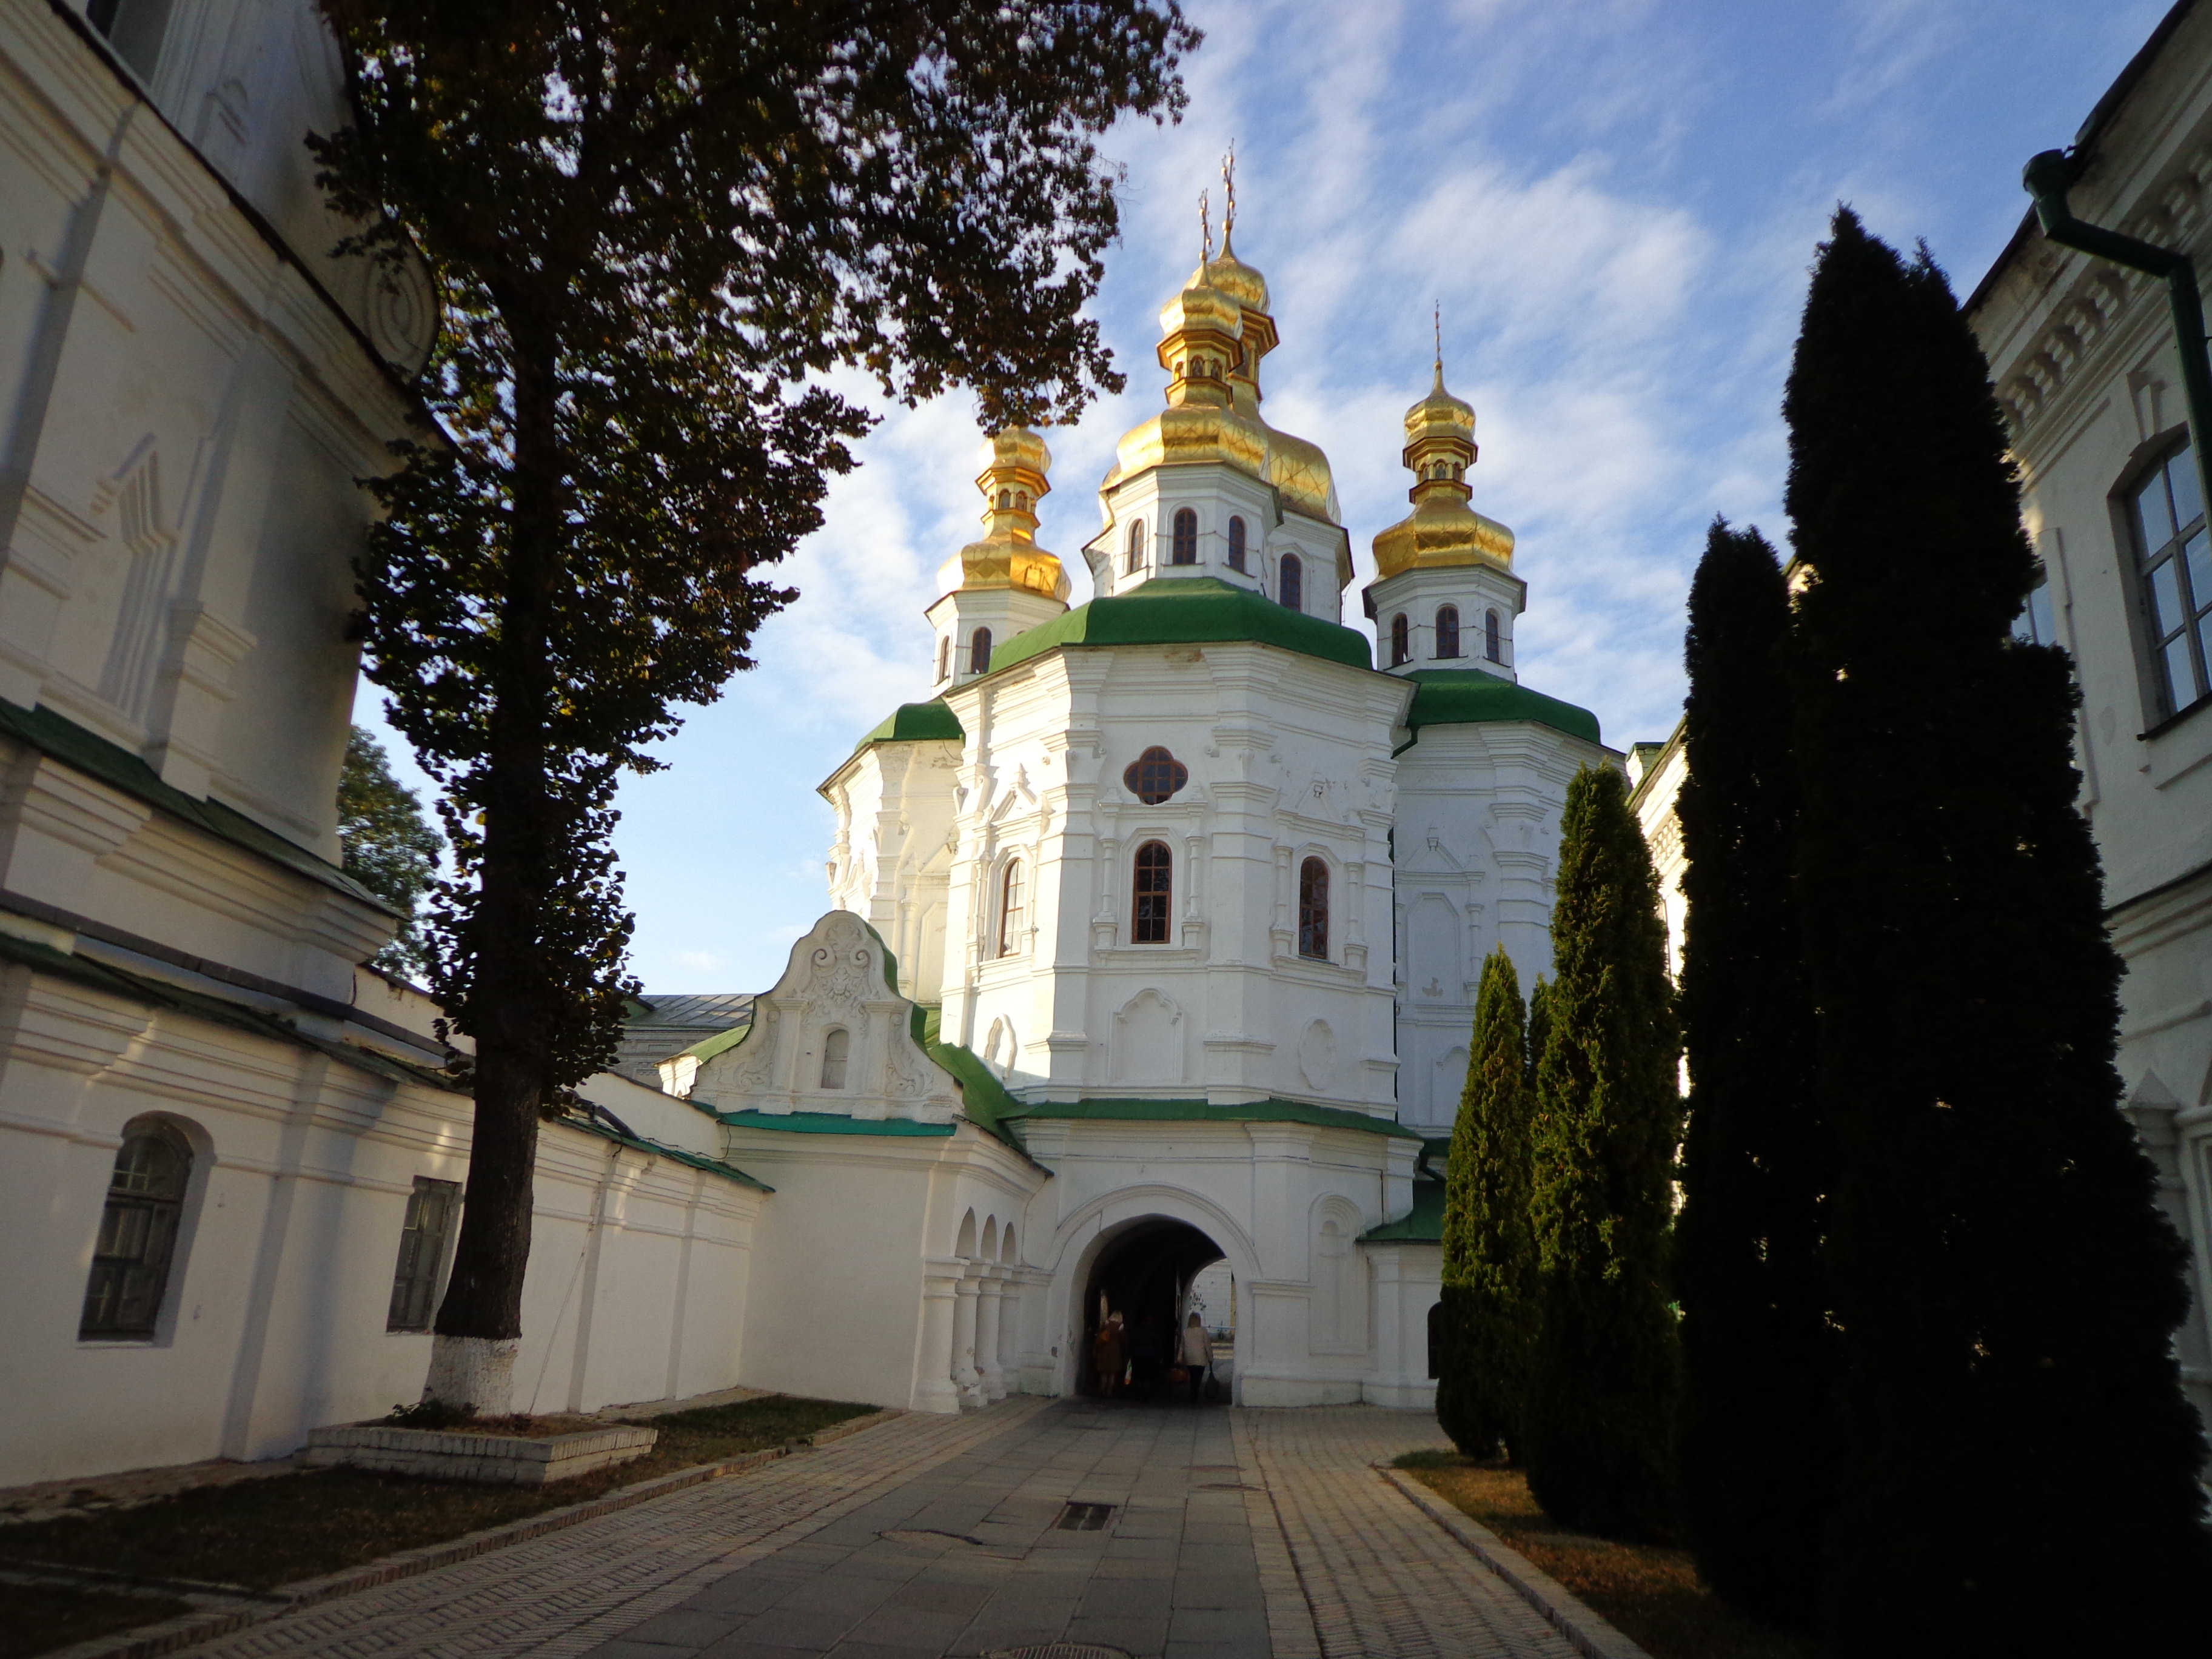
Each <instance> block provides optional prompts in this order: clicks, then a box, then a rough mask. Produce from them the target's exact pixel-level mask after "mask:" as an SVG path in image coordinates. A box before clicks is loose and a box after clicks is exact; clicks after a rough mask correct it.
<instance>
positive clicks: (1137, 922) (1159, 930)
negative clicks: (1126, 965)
mask: <svg viewBox="0 0 2212 1659" xmlns="http://www.w3.org/2000/svg"><path fill="white" fill-rule="evenodd" d="M1136 867H1137V879H1136V882H1135V885H1134V897H1133V901H1132V907H1131V910H1130V916H1129V938H1130V939H1131V940H1132V942H1133V943H1135V944H1138V945H1165V944H1166V943H1167V942H1168V912H1169V909H1170V905H1171V903H1172V901H1173V899H1174V896H1175V860H1174V858H1173V856H1172V855H1171V854H1170V853H1169V852H1168V844H1167V843H1166V842H1164V841H1148V842H1146V843H1145V844H1144V845H1143V846H1142V847H1139V848H1138V849H1137V866H1136Z"/></svg>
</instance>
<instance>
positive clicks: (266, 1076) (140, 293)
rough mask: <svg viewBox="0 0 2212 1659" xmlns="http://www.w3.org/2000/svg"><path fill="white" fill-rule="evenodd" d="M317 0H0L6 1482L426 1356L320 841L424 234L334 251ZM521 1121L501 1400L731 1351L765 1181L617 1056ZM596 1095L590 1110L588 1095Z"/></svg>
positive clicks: (714, 1372) (431, 1175) (315, 1408)
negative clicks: (520, 1331) (515, 1291)
mask: <svg viewBox="0 0 2212 1659" xmlns="http://www.w3.org/2000/svg"><path fill="white" fill-rule="evenodd" d="M343 88H344V76H343V70H342V67H341V65H340V63H339V59H338V54H337V45H336V43H335V41H333V40H331V37H330V35H329V33H327V31H326V30H325V27H324V26H323V24H322V22H321V21H320V19H319V15H318V14H317V11H316V9H315V7H314V6H313V4H312V3H310V0H108V3H105V4H95V5H94V6H92V7H91V8H89V9H86V8H83V7H81V6H78V5H75V4H70V3H48V0H25V3H20V4H11V5H8V6H6V7H0V123H4V132H5V142H4V146H0V446H4V447H0V1237H3V1238H4V1240H5V1243H6V1245H7V1248H8V1255H9V1260H10V1261H12V1262H13V1264H14V1267H15V1271H13V1272H11V1273H9V1275H8V1276H7V1280H6V1284H5V1285H4V1287H0V1326H4V1328H5V1329H6V1331H7V1340H5V1341H4V1342H0V1395H4V1397H5V1398H6V1399H7V1400H8V1401H9V1406H10V1407H11V1409H10V1411H9V1418H8V1423H7V1425H6V1426H5V1427H4V1428H0V1486H7V1485H13V1484H16V1483H19V1482H27V1481H33V1480H52V1479H61V1478H70V1477H75V1476H79V1475H91V1474H101V1473H106V1472H108V1471H112V1470H115V1469H120V1468H135V1467H142V1466H146V1465H152V1464H162V1463H176V1462H188V1461H191V1460H195V1459H199V1458H206V1457H215V1456H225V1457H235V1458H254V1457H266V1456H270V1455H280V1454H283V1453H286V1452H289V1451H291V1450H293V1449H295V1448H297V1447H298V1446H299V1445H300V1444H301V1443H302V1442H303V1441H304V1440H305V1439H306V1437H307V1431H308V1430H309V1429H310V1428H312V1427H313V1426H315V1425H318V1424H322V1423H330V1422H334V1421H345V1420H349V1419H359V1418H362V1417H364V1416H369V1415H373V1414H375V1413H382V1412H385V1411H388V1410H389V1409H390V1408H391V1407H392V1405H393V1403H394V1402H395V1401H410V1400H413V1399H415V1398H416V1397H417V1396H418V1395H420V1393H421V1391H422V1379H423V1374H424V1370H425V1368H426V1367H427V1365H428V1358H429V1349H430V1336H429V1334H428V1327H429V1321H430V1316H431V1313H432V1311H433V1310H434V1309H435V1300H436V1297H437V1294H438V1292H439V1291H440V1289H441V1280H442V1274H443V1270H444V1267H445V1260H446V1252H447V1249H448V1248H449V1246H450V1244H451V1242H452V1238H453V1224H454V1221H455V1218H456V1213H457V1207H458V1201H459V1190H460V1183H461V1182H462V1180H463V1178H464V1176H465V1173H466V1167H467V1159H468V1148H469V1124H470V1103H469V1102H468V1100H467V1098H466V1097H465V1096H463V1095H460V1094H458V1093H456V1092H454V1091H453V1088H452V1086H451V1085H450V1084H449V1083H448V1082H447V1080H446V1079H445V1078H444V1077H443V1075H442V1074H441V1072H440V1071H439V1069H438V1068H439V1067H440V1066H441V1065H442V1063H443V1060H444V1054H443V1053H442V1051H441V1047H440V1045H439V1043H438V1042H437V1041H436V1040H435V1036H433V1033H432V1022H433V1020H434V1019H435V1016H436V1013H437V1010H436V1009H435V1007H434V1006H432V1005H431V1004H430V1003H429V1002H428V1000H427V999H425V998H424V997H422V995H421V994H419V993H416V992H414V991H413V990H411V989H410V987H405V986H404V985H398V984H395V983H392V981H388V980H386V978H384V977H383V976H382V975H378V974H376V973H374V972H373V971H372V970H370V969H367V968H365V967H363V966H362V965H361V964H362V963H364V962H366V961H367V960H368V958H369V957H372V956H373V955H374V953H375V951H377V950H378V948H379V947H380V945H382V943H383V942H384V941H385V940H386V939H387V938H389V937H390V935H391V933H392V928H393V926H394V918H393V917H392V915H391V914H390V913H389V912H388V911H387V910H386V908H384V906H383V905H381V904H380V902H377V901H376V900H375V899H374V897H372V896H370V895H369V894H368V893H367V892H366V891H364V890H362V889H361V888H360V887H358V886H356V884H354V883H353V882H352V881H351V880H349V878H347V877H346V876H345V875H344V874H343V872H342V871H341V870H340V868H339V867H338V866H337V860H338V858H339V848H338V842H337V782H338V775H339V769H340V766H341V764H342V762H343V756H344V752H345V745H346V735H347V728H348V723H349V714H350V711H351V708H352V704H353V696H354V686H355V678H356V649H355V647H353V646H352V645H350V644H349V643H348V641H347V619H348V617H349V613H350V612H351V611H352V610H353V608H354V605H355V603H356V601H355V597H354V591H353V568H352V567H353V561H354V559H355V557H356V555H357V554H358V553H359V551H360V550H361V549H362V544H363V542H362V538H363V532H364V530H365V527H366V526H367V525H368V520H369V516H370V513H371V506H372V504H371V502H370V501H369V500H368V496H367V495H364V494H363V493H362V491H361V490H360V489H358V488H357V487H356V483H355V480H356V479H357V478H359V477H364V476H368V475H371V474H374V473H376V472H378V471H381V470H382V469H383V468H384V467H385V466H386V465H388V455H387V453H386V448H385V446H386V443H387V442H388V441H390V440H392V439H393V438H396V437H399V436H401V435H405V434H407V433H409V432H410V430H412V429H413V428H410V423H409V422H410V416H411V414H412V412H413V410H414V400H413V398H412V395H411V393H410V390H409V386H410V380H411V378H412V376H413V374H415V372H416V370H417V369H419V368H420V367H421V365H422V362H423V361H424V359H425V357H426V356H427V355H428V352H429V350H430V349H431V345H432V343H433V340H434V337H435V325H436V319H435V306H434V302H433V295H432V292H431V289H430V286H429V283H428V279H427V277H426V276H425V275H424V274H423V273H422V271H421V270H416V269H410V268H406V267H402V268H399V269H398V270H395V271H394V272H393V273H392V280H391V281H390V283H380V282H379V281H377V280H375V278H374V276H373V275H372V272H371V269H370V267H369V266H368V264H366V263H364V262H362V261H360V260H340V259H336V258H331V256H330V254H329V250H330V248H331V246H332V245H333V244H335V243H336V242H337V240H338V238H339V237H340V236H341V235H342V234H343V233H344V231H345V230H346V228H347V227H346V226H345V225H344V224H343V222H339V221H337V220H336V219H335V218H333V217H332V216H331V215H330V214H329V213H328V212H327V211H326V210H325V208H324V206H323V205H322V198H321V196H320V193H319V191H317V190H316V189H315V187H314V185H313V178H312V171H313V162H312V160H311V158H310V157H309V155H307V150H306V149H305V148H304V146H303V143H302V142H301V141H302V140H303V138H304V137H306V135H307V132H308V131H311V130H312V131H329V130H330V129H331V128H333V127H335V126H337V125H340V124H342V123H343V120H344V119H345V114H346V110H345V102H344V92H343ZM589 1092H590V1093H591V1094H592V1097H594V1098H595V1099H597V1100H599V1102H600V1103H602V1105H603V1108H604V1109H605V1116H604V1117H602V1116H591V1117H579V1118H572V1119H570V1120H568V1121H565V1122H564V1123H561V1124H555V1125H550V1126H548V1127H547V1129H546V1131H545V1133H544V1141H543V1146H542V1152H541V1158H540V1163H539V1169H538V1223H537V1240H538V1245H537V1251H536V1254H535V1255H533V1257H532V1265H531V1274H530V1280H529V1284H528V1285H527V1287H526V1313H525V1316H524V1322H525V1325H526V1328H527V1329H528V1330H529V1332H530V1335H529V1336H528V1338H527V1339H526V1346H525V1351H524V1352H523V1354H522V1356H521V1358H520V1364H519V1366H518V1370H517V1376H518V1378H519V1379H520V1383H519V1386H518V1390H517V1393H518V1397H519V1398H521V1399H523V1400H524V1401H525V1402H526V1403H534V1404H536V1405H537V1406H538V1407H541V1408H544V1407H556V1408H557V1407H587V1406H596V1405H599V1404H604V1403H605V1402H607V1401H618V1400H637V1399H653V1398H659V1397H661V1396H664V1395H668V1394H670V1393H684V1392H696V1391H697V1390H699V1389H711V1388H717V1387H721V1386H724V1385H726V1383H728V1382H729V1381H731V1380H732V1378H733V1377H734V1376H735V1373H736V1370H737V1368H738V1346H739V1340H740V1338H741V1335H742V1331H743V1326H744V1307H745V1304H744V1291H745V1286H746V1283H747V1279H746V1275H745V1273H744V1262H745V1259H746V1252H747V1249H748V1248H749V1239H750V1227H751V1225H752V1222H753V1219H754V1217H755V1215H756V1214H757V1211H758V1207H759V1205H760V1203H761V1201H762V1200H763V1197H764V1196H765V1194H764V1193H763V1189H762V1188H761V1186H760V1184H759V1183H758V1182H757V1181H755V1180H752V1179H751V1178H750V1177H747V1176H744V1175H742V1174H740V1173H739V1172H738V1171H737V1170H734V1169H730V1168H728V1167H726V1166H725V1165H724V1164H722V1163H721V1162H720V1152H721V1137H720V1132H719V1130H718V1128H717V1127H716V1126H714V1125H713V1124H711V1123H709V1122H708V1121H705V1120H703V1119H702V1118H700V1117H699V1115H698V1114H696V1113H695V1112H693V1111H691V1110H690V1109H688V1108H685V1107H683V1106H681V1105H680V1103H675V1102H672V1101H671V1100H670V1099H669V1097H666V1096H665V1095H663V1094H661V1093H660V1092H659V1091H658V1090H657V1089H647V1088H643V1087H640V1086H637V1085H633V1084H629V1083H625V1082H624V1081H623V1080H622V1079H614V1078H608V1079H599V1080H597V1081H596V1082H595V1084H594V1085H592V1088H591V1089H590V1091H589ZM618 1124H619V1125H620V1126H622V1127H617V1125H618Z"/></svg>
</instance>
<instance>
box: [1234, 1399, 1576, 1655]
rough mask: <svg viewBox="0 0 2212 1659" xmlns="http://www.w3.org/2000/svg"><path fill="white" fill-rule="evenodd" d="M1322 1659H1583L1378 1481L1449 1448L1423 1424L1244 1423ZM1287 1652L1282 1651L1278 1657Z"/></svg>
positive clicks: (1409, 1417)
mask: <svg viewBox="0 0 2212 1659" xmlns="http://www.w3.org/2000/svg"><path fill="white" fill-rule="evenodd" d="M1236 1426H1237V1437H1238V1440H1239V1442H1240V1444H1241V1446H1242V1448H1243V1449H1244V1450H1245V1451H1246V1452H1247V1454H1248V1455H1249V1458H1250V1460H1251V1462H1253V1463H1254V1464H1255V1465H1256V1466H1257V1468H1258V1469H1259V1470H1260V1472H1261V1475H1262V1476H1263V1478H1264V1480H1265V1481H1266V1484H1267V1496H1268V1498H1269V1499H1270V1500H1271V1502H1272V1504H1273V1510H1274V1512H1275V1515H1276V1517H1277V1519H1278V1522H1279V1525H1280V1528H1281V1534H1282V1538H1283V1541H1284V1544H1285V1548H1286V1550H1287V1552H1288V1554H1289V1556H1290V1559H1291V1564H1292V1565H1293V1566H1294V1567H1295V1569H1296V1572H1297V1583H1298V1586H1299V1589H1300V1590H1301V1592H1302V1593H1303V1595H1304V1599H1305V1601H1306V1605H1307V1607H1308V1608H1309V1610H1310V1613H1311V1616H1312V1621H1313V1630H1314V1632H1315V1639H1316V1641H1317V1643H1318V1646H1317V1648H1316V1647H1308V1648H1305V1649H1304V1650H1303V1651H1304V1653H1308V1654H1312V1653H1316V1652H1317V1653H1318V1654H1319V1655H1320V1656H1321V1659H1577V1650H1576V1649H1575V1648H1574V1647H1573V1646H1572V1645H1571V1644H1570V1643H1569V1642H1568V1640H1567V1638H1565V1636H1563V1635H1561V1634H1560V1633H1559V1632H1558V1631H1557V1630H1554V1629H1553V1627H1552V1626H1551V1625H1550V1624H1549V1623H1548V1622H1547V1620H1545V1619H1544V1617H1543V1616H1542V1615H1541V1613H1538V1612H1537V1611H1536V1610H1535V1609H1534V1608H1533V1607H1530V1606H1529V1605H1528V1603H1527V1602H1526V1601H1523V1600H1522V1599H1521V1597H1520V1596H1519V1595H1517V1594H1516V1592H1515V1591H1514V1589H1512V1587H1511V1586H1510V1585H1508V1584H1507V1583H1505V1582H1504V1580H1503V1579H1501V1578H1499V1577H1498V1576H1497V1575H1496V1574H1495V1573H1493V1572H1492V1571H1490V1570H1489V1569H1488V1568H1487V1567H1485V1566H1484V1565H1482V1564H1481V1563H1480V1561H1478V1560H1477V1559H1475V1558H1474V1556H1473V1555H1472V1554H1470V1553H1468V1550H1467V1548H1466V1547H1464V1546H1463V1545H1462V1544H1461V1543H1460V1542H1459V1541H1457V1540H1456V1539H1455V1538H1454V1537H1453V1536H1452V1535H1451V1534H1449V1532H1447V1531H1445V1530H1444V1529H1443V1528H1442V1527H1440V1526H1438V1525H1437V1523H1436V1522H1434V1521H1432V1520H1431V1518H1430V1517H1429V1516H1427V1515H1426V1514H1425V1513H1424V1512H1423V1511H1422V1510H1421V1509H1420V1508H1419V1507H1418V1506H1417V1505H1415V1504H1413V1503H1412V1502H1410V1501H1409V1500H1408V1499H1407V1498H1406V1497H1405V1495H1404V1494H1403V1493H1401V1492H1399V1491H1398V1490H1397V1489H1396V1488H1395V1487H1394V1486H1391V1485H1390V1484H1389V1482H1388V1481H1387V1480H1384V1479H1383V1475H1382V1474H1381V1473H1380V1471H1379V1470H1378V1469H1377V1468H1376V1465H1377V1464H1387V1463H1389V1462H1390V1461H1391V1460H1392V1459H1394V1458H1395V1457H1398V1456H1400V1455H1402V1454H1404V1453H1406V1452H1409V1451H1418V1450H1420V1449H1425V1448H1429V1447H1434V1448H1437V1449H1444V1448H1446V1447H1448V1446H1449V1442H1448V1441H1446V1439H1445V1438H1444V1437H1443V1434H1442V1432H1441V1431H1438V1429H1437V1420H1436V1419H1435V1417H1434V1416H1433V1415H1431V1413H1427V1412H1401V1411H1385V1410H1383V1409H1381V1408H1379V1407H1373V1406H1343V1407H1315V1408H1312V1409H1309V1410H1304V1411H1239V1412H1237V1413H1236ZM1284 1651H1285V1650H1283V1649H1281V1648H1280V1647H1279V1648H1278V1655H1279V1656H1280V1655H1282V1654H1283V1652H1284Z"/></svg>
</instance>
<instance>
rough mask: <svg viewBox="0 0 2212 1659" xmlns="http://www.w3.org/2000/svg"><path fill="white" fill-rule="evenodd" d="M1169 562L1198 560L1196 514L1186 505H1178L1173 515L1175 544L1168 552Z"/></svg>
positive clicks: (1194, 562)
mask: <svg viewBox="0 0 2212 1659" xmlns="http://www.w3.org/2000/svg"><path fill="white" fill-rule="evenodd" d="M1168 562H1169V563H1170V564H1196V563H1197V562H1198V514H1197V513H1194V512H1192V511H1191V510H1190V509H1189V508H1188V507H1177V508H1176V515H1175V544H1174V546H1173V547H1172V548H1171V549H1170V551H1169V554H1168Z"/></svg>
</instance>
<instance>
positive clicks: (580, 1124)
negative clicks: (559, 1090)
mask: <svg viewBox="0 0 2212 1659" xmlns="http://www.w3.org/2000/svg"><path fill="white" fill-rule="evenodd" d="M553 1121H555V1122H556V1123H558V1124H561V1125H562V1126H563V1127H567V1128H570V1129H581V1130H582V1131H583V1132H584V1133H586V1134H587V1135H598V1136H599V1138H600V1139H603V1140H611V1141H613V1142H614V1143H615V1144H616V1145H617V1146H627V1147H629V1149H630V1150H631V1151H632V1152H648V1153H650V1154H652V1155H653V1157H654V1158H671V1159H672V1160H674V1161H675V1162H676V1163H678V1164H688V1165H690V1167H691V1168H692V1169H695V1170H705V1171H707V1173H708V1174H709V1175H718V1176H721V1177H722V1179H723V1180H725V1181H733V1182H736V1183H737V1184H738V1186H740V1187H750V1188H752V1189H753V1190H754V1191H755V1192H760V1193H772V1192H774V1191H775V1188H773V1187H771V1186H769V1184H768V1183H767V1182H764V1181H756V1180H755V1179H754V1178H753V1177H752V1176H749V1175H747V1174H746V1173H745V1172H744V1170H740V1169H739V1168H738V1166H737V1165H736V1164H725V1163H723V1162H722V1160H721V1159H720V1158H708V1156H707V1155H706V1154H705V1153H704V1152H686V1151H684V1148H683V1147H681V1146H669V1145H668V1144H667V1143H666V1142H665V1141H660V1140H655V1139H652V1138H651V1137H650V1136H647V1135H640V1134H624V1133H623V1132H622V1131H621V1130H620V1129H617V1128H616V1127H614V1126H613V1125H612V1124H610V1123H605V1122H603V1121H600V1120H599V1119H598V1118H595V1117H583V1116H580V1115H575V1114H573V1113H572V1114H569V1115H566V1116H563V1117H556V1118H555V1119H554V1120H553Z"/></svg>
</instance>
